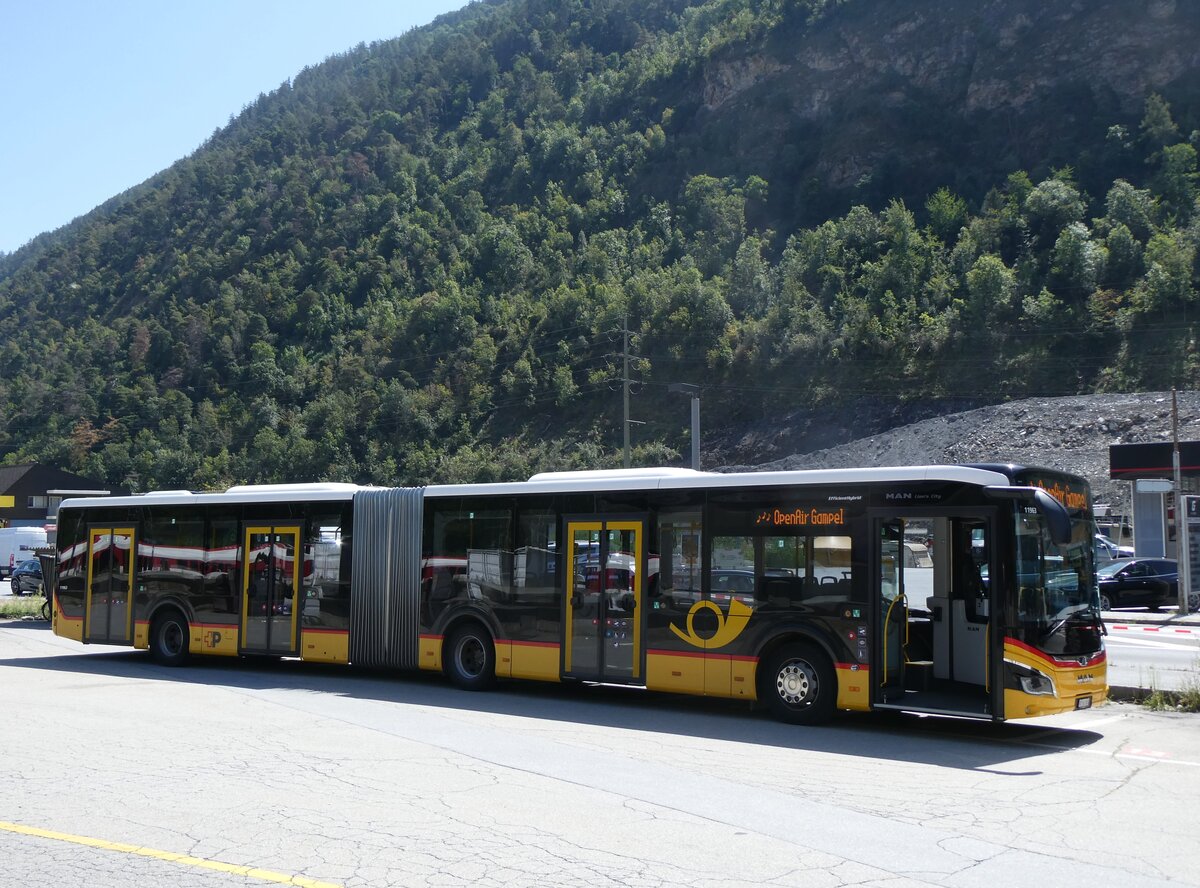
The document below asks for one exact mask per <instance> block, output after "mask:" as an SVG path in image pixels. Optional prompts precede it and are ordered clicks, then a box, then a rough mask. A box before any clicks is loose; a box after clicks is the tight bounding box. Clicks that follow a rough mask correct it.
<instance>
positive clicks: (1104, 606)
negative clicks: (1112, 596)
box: [1100, 595, 1112, 611]
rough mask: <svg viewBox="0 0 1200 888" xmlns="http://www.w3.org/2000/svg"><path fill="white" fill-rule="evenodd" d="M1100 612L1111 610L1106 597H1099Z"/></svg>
mask: <svg viewBox="0 0 1200 888" xmlns="http://www.w3.org/2000/svg"><path fill="white" fill-rule="evenodd" d="M1100 610H1102V611H1107V610H1112V602H1111V601H1109V598H1108V596H1107V595H1101V596H1100Z"/></svg>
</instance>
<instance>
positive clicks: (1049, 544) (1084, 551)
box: [1016, 510, 1102, 656]
mask: <svg viewBox="0 0 1200 888" xmlns="http://www.w3.org/2000/svg"><path fill="white" fill-rule="evenodd" d="M1016 539H1017V570H1016V575H1017V580H1018V583H1019V587H1018V594H1017V627H1016V628H1017V631H1018V633H1019V634H1020V635H1021V636H1022V639H1021V640H1022V641H1024V642H1025V643H1026V644H1029V645H1032V646H1033V647H1036V648H1038V649H1039V650H1043V651H1045V652H1046V653H1048V654H1059V655H1065V656H1080V655H1086V654H1092V653H1095V652H1096V651H1097V650H1099V649H1100V645H1101V641H1100V633H1101V631H1102V630H1101V628H1100V607H1099V601H1098V599H1097V593H1096V579H1095V575H1094V573H1093V555H1092V530H1091V520H1090V516H1088V515H1087V514H1080V515H1073V516H1072V519H1071V540H1070V542H1068V543H1066V544H1065V545H1059V544H1056V543H1055V542H1054V541H1053V539H1052V537H1051V534H1050V529H1049V527H1048V526H1047V524H1046V521H1045V519H1044V518H1043V516H1042V515H1041V513H1040V512H1037V511H1034V510H1027V511H1026V510H1018V512H1017V516H1016Z"/></svg>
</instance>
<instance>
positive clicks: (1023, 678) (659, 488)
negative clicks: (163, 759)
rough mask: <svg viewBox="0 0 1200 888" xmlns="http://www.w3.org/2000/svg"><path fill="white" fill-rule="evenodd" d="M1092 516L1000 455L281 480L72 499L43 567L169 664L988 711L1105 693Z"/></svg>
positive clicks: (789, 714)
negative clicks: (956, 462) (433, 479)
mask: <svg viewBox="0 0 1200 888" xmlns="http://www.w3.org/2000/svg"><path fill="white" fill-rule="evenodd" d="M1092 538H1093V515H1092V511H1091V498H1090V493H1089V490H1088V486H1087V482H1086V481H1084V480H1083V479H1082V478H1078V477H1074V476H1071V475H1066V474H1063V473H1060V472H1056V471H1052V470H1048V469H1038V468H1025V467H1020V466H1012V465H972V466H966V465H964V466H923V467H901V468H869V469H838V470H828V471H802V472H770V473H744V474H714V473H706V472H695V471H691V470H685V469H634V470H626V471H597V472H583V473H578V472H576V473H548V474H542V475H535V476H534V477H533V478H531V479H530V480H529V481H527V482H520V483H506V484H482V485H454V486H435V487H425V488H376V487H359V486H355V485H347V484H315V485H303V484H300V485H271V486H249V487H234V488H231V489H229V490H227V491H225V492H223V493H189V492H179V491H172V492H162V493H148V494H142V495H136V496H124V497H105V498H89V499H72V500H68V501H66V502H64V503H63V504H62V506H61V508H60V511H59V513H58V541H57V556H56V558H55V560H54V564H53V568H54V569H53V572H52V576H51V578H50V583H49V585H50V587H51V588H52V592H53V605H54V607H53V625H54V632H55V633H56V634H57V635H60V636H63V637H66V638H72V639H75V640H77V641H80V642H82V643H84V644H115V645H126V646H132V647H135V648H141V649H148V650H149V652H150V654H151V655H152V657H153V658H154V659H155V660H156V661H158V662H159V663H162V664H164V665H177V664H180V663H183V662H185V661H186V660H187V659H188V658H189V657H191V656H195V655H203V654H207V655H215V656H227V657H250V656H265V657H290V658H299V659H302V660H313V661H317V662H322V663H349V664H354V665H356V666H360V667H366V668H374V669H389V670H418V669H419V670H432V671H435V672H443V673H444V674H445V675H446V676H447V677H448V678H449V679H450V681H451V682H453V683H454V684H455V685H457V686H459V687H462V688H466V689H473V690H478V689H483V688H486V687H489V686H491V685H493V684H494V683H495V682H496V680H497V679H530V680H538V681H552V682H576V683H587V684H590V683H598V684H613V685H627V686H630V687H635V688H644V689H649V690H653V691H667V692H676V693H681V694H703V695H711V696H714V697H725V698H732V699H741V700H746V701H757V703H759V704H761V705H762V706H764V707H765V708H767V709H768V710H769V711H770V712H771V713H772V714H774V715H775V716H777V717H778V718H780V719H783V720H785V721H788V722H793V723H809V724H811V723H817V722H821V721H823V720H826V719H828V718H829V717H830V716H831V715H832V714H833V712H834V711H835V710H836V709H839V708H840V709H845V710H860V711H867V710H904V711H910V712H919V713H935V714H944V715H954V716H962V717H969V718H977V719H988V720H994V721H999V720H1003V719H1011V718H1023V717H1030V716H1040V715H1049V714H1053V713H1058V712H1063V711H1066V710H1072V709H1084V708H1087V707H1090V706H1092V705H1095V704H1098V703H1101V702H1103V700H1104V699H1105V697H1106V693H1107V684H1106V661H1105V652H1104V642H1103V634H1104V627H1103V625H1102V623H1101V621H1100V611H1099V606H1098V593H1097V586H1096V580H1095V573H1094V564H1093V559H1094V554H1093V548H1092ZM914 540H919V543H916V542H914ZM926 547H927V548H926Z"/></svg>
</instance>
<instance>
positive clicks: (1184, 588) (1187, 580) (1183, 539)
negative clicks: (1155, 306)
mask: <svg viewBox="0 0 1200 888" xmlns="http://www.w3.org/2000/svg"><path fill="white" fill-rule="evenodd" d="M1171 440H1172V442H1173V443H1174V448H1173V450H1172V451H1171V468H1172V469H1173V470H1174V474H1175V478H1174V485H1173V486H1174V491H1173V495H1174V497H1175V560H1176V563H1177V564H1178V565H1179V610H1178V613H1179V614H1180V615H1182V616H1187V612H1188V592H1190V591H1191V588H1192V570H1191V568H1192V553H1191V543H1190V541H1189V540H1188V519H1187V515H1186V514H1185V509H1184V507H1183V473H1182V471H1181V469H1180V465H1179V401H1178V400H1177V399H1176V397H1175V389H1171Z"/></svg>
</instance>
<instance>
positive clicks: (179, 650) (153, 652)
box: [149, 605, 191, 666]
mask: <svg viewBox="0 0 1200 888" xmlns="http://www.w3.org/2000/svg"><path fill="white" fill-rule="evenodd" d="M190 639H191V630H190V628H189V625H188V619H187V616H186V615H185V614H184V613H183V611H182V610H180V609H179V608H178V607H176V606H174V605H167V606H164V607H161V608H159V609H158V610H157V611H155V612H154V615H153V616H152V617H151V619H150V639H149V643H150V656H151V657H153V658H154V661H155V662H156V663H160V664H161V665H163V666H182V665H183V664H184V663H186V662H187V659H188V653H189V643H190Z"/></svg>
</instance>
